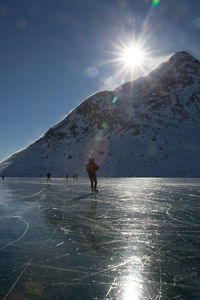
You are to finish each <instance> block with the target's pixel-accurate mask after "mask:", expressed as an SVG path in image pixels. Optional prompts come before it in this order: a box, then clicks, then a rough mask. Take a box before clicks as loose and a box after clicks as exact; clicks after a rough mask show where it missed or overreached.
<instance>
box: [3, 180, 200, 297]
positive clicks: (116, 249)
mask: <svg viewBox="0 0 200 300" xmlns="http://www.w3.org/2000/svg"><path fill="white" fill-rule="evenodd" d="M98 189H99V193H91V192H90V183H89V180H88V179H79V180H78V181H77V182H75V181H73V180H68V181H66V180H64V179H54V178H53V179H52V181H51V182H50V183H47V182H46V179H16V178H5V180H4V181H3V180H2V181H1V182H0V299H4V300H5V299H7V300H32V299H42V300H51V299H52V300H66V299H67V300H68V299H70V300H71V299H72V300H76V299H83V300H90V299H92V300H93V299H94V300H97V299H98V300H106V299H107V300H108V299H109V300H110V299H120V300H161V299H163V300H172V299H176V300H183V299H184V300H199V299H200V179H159V178H155V179H148V178H144V179H143V178H129V179H125V178H118V179H116V178H115V179H114V178H102V179H101V178H99V182H98Z"/></svg>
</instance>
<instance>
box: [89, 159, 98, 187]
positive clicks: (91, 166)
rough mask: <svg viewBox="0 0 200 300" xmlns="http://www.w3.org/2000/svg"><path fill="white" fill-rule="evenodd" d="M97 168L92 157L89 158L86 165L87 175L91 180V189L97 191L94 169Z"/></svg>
mask: <svg viewBox="0 0 200 300" xmlns="http://www.w3.org/2000/svg"><path fill="white" fill-rule="evenodd" d="M98 169H99V166H98V165H97V164H95V162H94V158H89V162H88V164H87V166H86V170H87V172H88V176H89V178H90V182H91V190H92V191H97V175H96V171H97V170H98Z"/></svg>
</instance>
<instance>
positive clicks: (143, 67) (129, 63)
mask: <svg viewBox="0 0 200 300" xmlns="http://www.w3.org/2000/svg"><path fill="white" fill-rule="evenodd" d="M111 46H112V50H111V51H109V53H110V54H111V55H112V58H111V59H110V60H108V61H107V63H113V64H114V65H115V77H116V78H123V79H126V80H129V79H134V78H137V77H139V76H142V75H144V74H146V73H147V70H148V68H149V65H150V62H151V59H152V52H151V50H150V48H149V47H148V46H147V40H146V39H145V37H143V36H141V37H140V38H139V37H138V39H135V38H134V37H123V39H121V38H118V39H117V41H116V42H115V43H111Z"/></svg>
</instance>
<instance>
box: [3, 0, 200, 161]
mask: <svg viewBox="0 0 200 300" xmlns="http://www.w3.org/2000/svg"><path fill="white" fill-rule="evenodd" d="M152 3H153V2H152V1H150V0H140V1H139V0H138V1H136V0H85V1H83V0H12V1H7V0H5V1H4V0H0V83H1V84H0V86H1V88H0V108H1V109H0V118H1V129H0V136H1V139H0V141H1V142H0V143H1V144H0V146H1V147H0V149H1V150H0V161H2V160H3V159H5V158H6V157H8V156H9V155H11V154H12V153H14V152H16V151H18V150H20V149H21V148H23V147H26V146H27V145H29V144H30V143H32V142H34V141H35V140H36V139H38V138H39V137H40V136H41V135H43V134H44V133H45V131H46V130H48V128H49V127H51V126H53V125H55V123H57V122H58V121H60V120H61V119H62V118H63V117H64V116H66V115H67V114H68V113H69V112H70V111H71V110H72V109H74V108H75V107H76V106H77V105H78V104H80V103H81V102H82V101H83V100H85V99H86V98H87V97H88V96H90V95H91V94H93V93H95V92H97V91H99V90H104V89H113V88H115V87H117V86H119V85H120V84H121V83H122V82H124V81H128V80H131V79H134V78H136V77H138V76H140V75H142V74H146V73H147V72H148V71H150V70H151V69H153V68H154V67H156V66H157V65H158V64H159V63H160V62H161V61H163V60H165V59H166V57H168V56H169V55H171V54H173V53H174V52H176V51H179V50H187V51H189V52H190V53H191V54H193V55H194V56H196V57H197V58H198V59H200V52H199V49H200V39H199V34H200V2H199V1H198V0H160V1H158V0H157V2H155V0H154V4H155V5H154V6H153V5H152ZM133 38H134V39H136V40H138V39H140V40H144V41H145V43H144V47H145V48H146V49H148V51H149V53H150V55H151V61H150V62H146V64H145V66H143V70H140V69H137V70H135V72H134V74H131V73H130V72H128V71H127V72H123V73H121V74H120V68H122V67H123V66H120V65H119V64H117V63H116V62H111V60H113V59H115V58H116V57H117V56H116V51H118V50H119V49H118V46H119V45H121V43H122V41H123V44H126V43H129V41H131V39H133ZM117 49H118V50H117Z"/></svg>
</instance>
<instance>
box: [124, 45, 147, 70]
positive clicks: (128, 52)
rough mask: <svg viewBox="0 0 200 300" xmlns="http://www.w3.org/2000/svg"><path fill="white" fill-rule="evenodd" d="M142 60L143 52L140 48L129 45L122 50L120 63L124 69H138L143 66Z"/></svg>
mask: <svg viewBox="0 0 200 300" xmlns="http://www.w3.org/2000/svg"><path fill="white" fill-rule="evenodd" d="M144 60H145V51H144V50H143V49H142V48H141V47H139V46H135V45H130V46H128V47H125V48H124V49H122V53H121V61H122V63H124V65H125V67H126V68H130V69H132V68H134V67H140V66H142V65H143V63H144Z"/></svg>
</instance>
